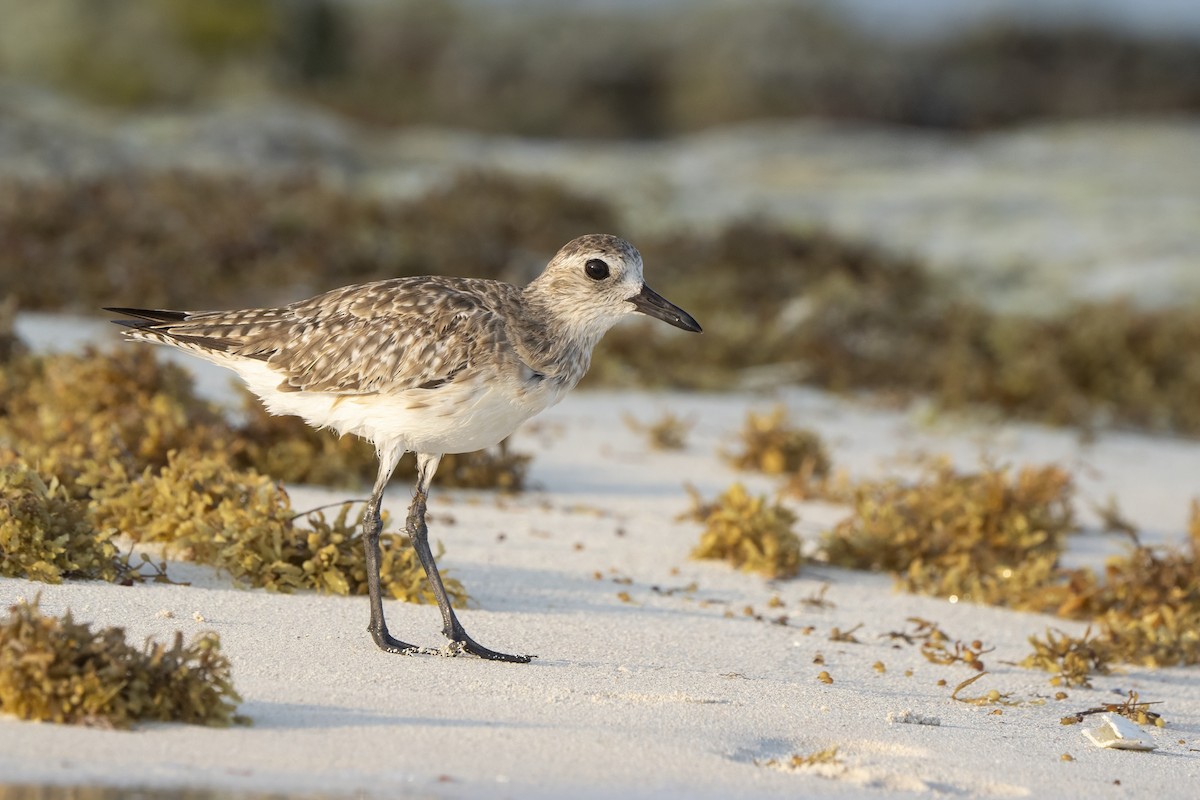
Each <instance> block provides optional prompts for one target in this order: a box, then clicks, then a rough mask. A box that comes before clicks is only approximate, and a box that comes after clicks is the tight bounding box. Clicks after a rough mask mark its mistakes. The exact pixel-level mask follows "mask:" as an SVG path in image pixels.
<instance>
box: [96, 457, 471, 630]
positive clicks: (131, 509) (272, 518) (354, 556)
mask: <svg viewBox="0 0 1200 800" xmlns="http://www.w3.org/2000/svg"><path fill="white" fill-rule="evenodd" d="M349 508H350V504H345V505H343V506H342V508H341V510H340V512H339V514H338V516H337V517H336V518H334V520H333V521H329V520H327V519H326V518H325V516H324V514H323V513H322V512H320V511H317V512H313V513H310V514H308V515H304V514H300V515H297V513H296V512H295V510H294V509H293V508H292V505H291V501H290V499H289V498H288V495H287V492H286V491H284V489H283V486H282V485H281V484H279V483H277V482H275V481H273V480H272V479H270V478H268V477H266V476H263V475H259V474H258V473H256V472H254V471H253V470H237V469H234V468H232V467H231V465H230V464H229V462H228V461H226V460H224V459H223V458H221V457H219V456H216V455H211V454H196V453H190V452H189V453H172V454H171V455H170V457H169V459H168V463H167V464H166V466H164V467H161V468H159V469H157V470H156V469H154V468H152V467H147V468H146V470H145V471H144V472H143V473H142V474H141V475H140V476H131V477H128V478H126V479H123V480H115V481H111V482H109V483H107V484H105V485H104V486H102V487H99V488H98V489H97V490H95V491H94V492H93V495H92V516H93V519H94V520H95V524H96V526H97V527H98V528H101V529H105V530H114V531H120V532H122V533H124V534H126V535H128V536H130V537H132V538H133V539H134V540H135V541H139V542H157V543H163V544H166V545H167V546H168V550H169V552H171V553H172V554H175V555H177V556H179V557H181V558H185V559H189V560H194V561H196V562H198V563H202V564H210V565H212V566H215V567H217V568H218V569H220V570H222V571H224V572H226V573H228V574H229V575H230V576H231V577H232V578H233V579H234V580H236V581H237V582H239V583H242V584H244V585H247V586H253V587H262V588H266V589H270V590H273V591H281V592H292V591H296V590H298V589H315V590H318V591H325V592H331V593H334V594H366V591H367V584H366V580H367V571H366V563H365V555H364V549H363V540H362V526H361V513H360V515H359V516H358V518H357V519H353V520H351V519H350V517H349ZM298 516H307V522H308V527H303V526H300V525H298V524H297V517H298ZM407 545H408V542H407V538H406V537H402V536H398V535H396V534H390V533H384V534H382V535H381V536H380V548H381V551H382V560H381V563H380V579H381V581H382V584H383V587H384V590H385V591H386V592H388V593H390V594H391V595H392V596H393V597H395V598H396V599H401V600H407V601H409V602H418V603H420V602H432V601H433V596H432V593H431V591H430V590H429V588H428V585H427V582H426V581H425V580H424V577H423V571H422V569H421V565H420V563H419V562H418V561H417V559H416V556H415V552H414V551H413V548H411V547H408V546H407ZM444 582H445V584H446V591H447V593H448V594H449V595H450V597H451V600H452V602H454V604H455V605H458V606H460V607H461V606H462V605H464V604H465V603H466V602H467V595H466V592H465V590H464V589H463V587H462V585H461V583H459V582H458V581H457V580H455V579H454V578H452V577H448V578H444Z"/></svg>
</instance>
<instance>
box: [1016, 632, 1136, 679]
mask: <svg viewBox="0 0 1200 800" xmlns="http://www.w3.org/2000/svg"><path fill="white" fill-rule="evenodd" d="M1091 633H1092V629H1091V628H1088V629H1087V631H1086V632H1084V634H1083V635H1082V636H1072V635H1071V634H1069V633H1066V632H1065V631H1057V632H1056V631H1054V630H1051V629H1049V628H1047V629H1046V636H1045V638H1041V637H1038V636H1030V637H1029V644H1030V645H1032V646H1033V652H1032V653H1030V654H1029V655H1027V656H1026V657H1025V658H1024V659H1022V660H1021V666H1022V667H1028V668H1032V669H1042V670H1045V671H1046V672H1052V673H1055V674H1054V677H1053V678H1051V679H1050V683H1051V685H1053V686H1083V687H1090V686H1091V685H1092V681H1091V676H1092V675H1107V674H1108V673H1109V671H1110V663H1111V661H1112V659H1113V657H1114V656H1115V655H1116V653H1115V651H1114V649H1113V647H1112V642H1110V641H1109V640H1107V639H1104V638H1099V637H1095V638H1094V637H1092V635H1091Z"/></svg>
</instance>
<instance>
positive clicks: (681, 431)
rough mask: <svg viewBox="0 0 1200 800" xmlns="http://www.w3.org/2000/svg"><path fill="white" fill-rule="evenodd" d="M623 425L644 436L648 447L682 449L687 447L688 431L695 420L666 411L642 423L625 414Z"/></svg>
mask: <svg viewBox="0 0 1200 800" xmlns="http://www.w3.org/2000/svg"><path fill="white" fill-rule="evenodd" d="M624 419H625V425H626V426H627V427H628V428H629V429H630V430H631V431H633V432H634V433H638V434H641V435H642V436H645V437H646V440H647V441H648V442H649V443H650V447H651V448H653V449H655V450H683V449H684V448H685V447H687V436H688V433H689V432H690V431H691V430H692V428H693V427H694V426H695V424H696V422H695V420H691V419H684V418H683V417H680V416H678V415H676V414H673V413H671V412H670V411H667V412H666V413H664V414H663V415H662V416H660V417H659V418H658V419H656V420H653V421H651V422H647V423H642V422H640V421H638V419H637V418H636V417H634V416H633V415H632V414H626V415H625V417H624Z"/></svg>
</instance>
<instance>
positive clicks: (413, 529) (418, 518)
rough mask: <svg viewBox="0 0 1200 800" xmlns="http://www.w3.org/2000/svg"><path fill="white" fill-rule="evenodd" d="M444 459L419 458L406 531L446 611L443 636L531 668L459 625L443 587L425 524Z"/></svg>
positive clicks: (477, 651)
mask: <svg viewBox="0 0 1200 800" xmlns="http://www.w3.org/2000/svg"><path fill="white" fill-rule="evenodd" d="M441 458H442V457H441V456H440V455H425V454H418V455H417V490H416V496H415V497H413V501H412V505H411V506H409V507H408V522H407V526H406V529H407V531H408V535H409V537H410V538H411V539H412V544H413V549H415V550H416V551H417V558H418V559H419V560H420V562H421V566H422V567H424V568H425V575H426V577H428V578H429V585H430V586H432V587H433V596H434V597H436V598H437V602H438V608H439V609H441V611H442V623H443V625H442V633H444V634H446V638H447V639H449V640H450V641H451V642H454V643H455V644H456V645H457V646H458V648H460V649H461V650H463V651H465V652H467V653H470V654H471V655H476V656H479V657H480V658H486V659H488V660H490V661H510V662H513V663H517V664H527V663H529V659H530V658H532V656H514V655H509V654H508V653H498V652H496V651H495V650H489V649H488V648H486V647H484V646H483V645H481V644H479V643H478V642H476V641H475V640H474V639H472V638H471V637H470V636H468V635H467V632H466V631H465V630H463V626H462V625H461V624H460V623H459V621H458V617H457V616H455V614H454V609H453V608H451V606H450V598H449V597H447V596H446V587H445V586H444V585H443V584H442V576H441V575H440V574H439V573H438V568H437V564H435V563H434V561H433V553H432V552H431V551H430V549H429V528H428V527H427V526H426V524H425V502H426V500H427V498H428V497H429V482H430V481H431V480H432V479H433V473H434V472H435V471H436V470H437V468H438V463H439V462H440V461H441Z"/></svg>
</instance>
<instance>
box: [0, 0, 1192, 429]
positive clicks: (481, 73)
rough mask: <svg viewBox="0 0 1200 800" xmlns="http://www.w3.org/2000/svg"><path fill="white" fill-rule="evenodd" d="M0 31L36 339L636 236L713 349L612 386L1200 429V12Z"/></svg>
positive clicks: (430, 17)
mask: <svg viewBox="0 0 1200 800" xmlns="http://www.w3.org/2000/svg"><path fill="white" fill-rule="evenodd" d="M0 19H3V20H4V24H3V25H2V26H0V299H3V298H7V300H6V301H5V303H6V305H5V306H4V308H5V309H6V310H5V311H4V314H5V315H7V318H11V317H12V316H13V314H15V313H16V312H17V311H18V310H19V311H21V312H34V311H42V312H46V311H54V312H62V311H71V312H75V313H85V314H93V313H94V312H95V309H96V308H97V307H98V306H100V305H106V304H146V305H161V306H182V307H190V308H196V307H231V306H245V305H258V304H263V303H278V302H287V301H290V300H294V299H298V298H300V297H303V296H306V295H308V294H311V293H315V292H317V291H321V290H324V289H328V288H333V287H335V286H338V285H342V284H345V283H349V282H355V281H365V280H371V279H377V278H383V277H390V276H394V275H403V274H422V273H430V272H437V273H449V274H463V275H482V276H492V277H500V278H505V279H508V280H513V281H516V282H523V281H524V280H527V279H528V278H529V277H531V276H532V275H533V274H535V273H536V272H537V270H538V269H540V267H541V266H542V265H543V264H544V263H545V261H546V259H547V258H548V257H549V256H550V255H552V254H553V252H554V251H555V250H556V249H557V247H558V246H559V245H561V244H562V243H564V242H565V241H566V240H567V239H569V238H571V237H573V236H575V235H578V234H580V233H585V232H591V231H595V230H609V231H613V232H617V233H621V234H623V235H625V236H627V237H628V238H631V239H633V240H634V241H635V243H637V244H638V245H639V246H640V247H641V249H642V250H643V253H644V255H645V257H646V261H647V274H648V276H649V278H650V280H651V282H652V284H653V285H655V286H656V288H658V289H659V290H660V291H662V292H663V293H664V294H665V295H667V296H668V297H670V298H671V299H673V300H675V301H676V302H678V303H679V304H681V305H683V306H684V307H686V308H688V309H689V310H690V311H692V312H693V313H694V314H695V315H696V316H697V318H699V319H700V320H701V322H702V323H703V324H704V325H705V329H706V332H707V333H706V336H705V337H703V342H701V343H699V344H698V343H696V342H694V341H692V340H690V339H689V340H686V341H685V340H684V339H683V338H682V337H675V336H674V335H673V334H672V332H670V331H661V330H657V329H656V328H641V327H639V326H637V325H630V326H627V327H623V328H621V329H618V330H617V331H614V333H613V334H610V337H609V338H608V339H606V343H605V345H604V346H603V348H602V351H601V352H600V353H599V357H598V359H597V362H596V366H595V369H594V370H593V375H592V376H590V380H591V381H592V382H593V383H607V384H610V385H644V384H646V383H647V382H649V383H651V384H655V385H666V386H673V387H683V388H704V389H727V388H751V389H759V388H764V387H770V386H775V385H781V384H792V383H797V382H800V383H808V384H812V385H817V386H821V387H824V388H828V389H833V390H836V391H858V390H864V389H869V390H874V391H875V392H876V393H877V394H878V395H879V396H886V397H896V398H898V399H899V400H901V401H906V400H908V399H911V398H912V397H915V396H922V397H925V396H931V397H933V398H934V399H935V400H936V401H937V403H938V404H939V406H940V407H947V408H958V407H962V406H972V407H974V406H985V407H989V408H993V409H997V410H998V411H1000V412H1001V413H1003V414H1006V415H1014V416H1020V417H1027V418H1034V419H1040V420H1045V421H1049V422H1053V423H1064V424H1080V425H1084V426H1094V425H1117V426H1126V427H1134V428H1137V429H1141V430H1154V431H1158V432H1163V433H1167V432H1169V433H1176V434H1179V433H1184V434H1192V435H1194V434H1196V433H1200V411H1198V410H1197V408H1200V404H1198V403H1196V402H1195V398H1197V397H1200V355H1196V354H1200V224H1198V222H1200V124H1198V123H1200V4H1197V3H1195V2H1194V1H1193V0H979V1H978V2H972V3H964V2H961V0H907V1H906V2H904V3H896V2H889V1H888V0H825V2H818V1H817V0H812V1H811V2H781V1H780V0H758V1H757V2H736V3H735V2H719V1H718V0H709V1H707V2H705V1H704V0H694V1H685V0H657V1H656V2H636V1H635V0H586V1H584V2H576V3H565V2H550V0H544V1H543V2H536V1H535V0H420V1H417V0H387V1H385V0H136V1H135V2H130V1H129V0H38V2H36V3H30V2H27V0H0ZM664 362H665V363H667V364H669V365H670V366H668V368H666V369H663V368H662V364H663V363H664Z"/></svg>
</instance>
